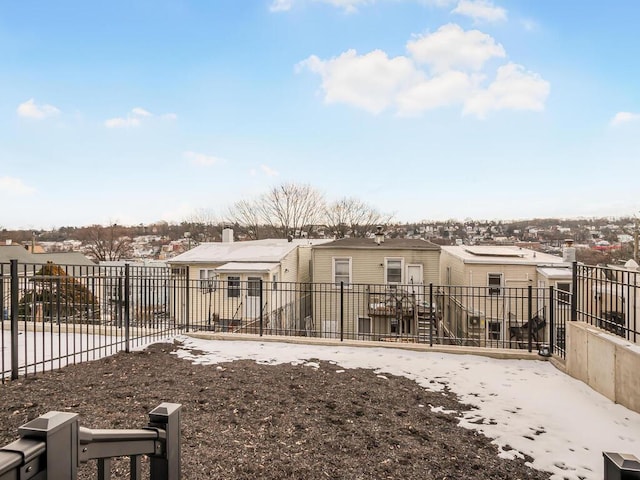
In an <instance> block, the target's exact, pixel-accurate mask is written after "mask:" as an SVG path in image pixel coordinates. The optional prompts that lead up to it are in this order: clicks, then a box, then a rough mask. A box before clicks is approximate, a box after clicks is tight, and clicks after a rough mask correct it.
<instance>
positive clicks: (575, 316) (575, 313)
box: [571, 262, 578, 322]
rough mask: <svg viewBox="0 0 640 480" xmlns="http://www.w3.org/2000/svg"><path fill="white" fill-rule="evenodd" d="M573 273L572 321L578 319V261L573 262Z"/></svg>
mask: <svg viewBox="0 0 640 480" xmlns="http://www.w3.org/2000/svg"><path fill="white" fill-rule="evenodd" d="M571 273H572V275H571V280H572V281H571V283H572V286H571V321H572V322H575V321H576V320H578V262H573V264H572V272H571Z"/></svg>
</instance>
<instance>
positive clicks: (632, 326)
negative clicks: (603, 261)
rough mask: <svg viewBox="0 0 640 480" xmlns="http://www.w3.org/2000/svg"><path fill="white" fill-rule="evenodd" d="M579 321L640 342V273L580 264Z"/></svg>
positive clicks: (577, 289) (577, 283) (577, 285)
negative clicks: (639, 320)
mask: <svg viewBox="0 0 640 480" xmlns="http://www.w3.org/2000/svg"><path fill="white" fill-rule="evenodd" d="M574 269H575V275H574V284H575V288H574V291H575V292H576V295H575V303H576V317H575V319H576V320H580V321H583V322H586V323H589V324H591V325H594V326H596V327H598V328H601V329H603V330H606V331H607V332H609V333H612V334H614V335H617V336H619V337H622V338H625V339H626V340H629V341H630V342H633V343H638V341H640V324H639V322H638V317H639V314H640V283H639V282H640V272H637V271H633V270H628V269H622V268H611V267H599V266H588V265H579V264H576V265H575V267H574Z"/></svg>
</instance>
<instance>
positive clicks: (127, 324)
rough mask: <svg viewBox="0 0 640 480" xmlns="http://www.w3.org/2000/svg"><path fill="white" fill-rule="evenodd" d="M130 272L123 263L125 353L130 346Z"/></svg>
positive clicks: (126, 264) (127, 266) (127, 265)
mask: <svg viewBox="0 0 640 480" xmlns="http://www.w3.org/2000/svg"><path fill="white" fill-rule="evenodd" d="M129 275H130V272H129V264H128V263H125V264H124V341H125V351H126V352H127V353H129V351H130V348H129V341H130V338H131V336H130V333H131V332H130V331H129V327H130V326H131V324H130V321H131V318H130V316H129V294H130V292H129V290H130V288H129V286H130V284H131V278H130V276H129Z"/></svg>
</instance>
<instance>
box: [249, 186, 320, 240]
mask: <svg viewBox="0 0 640 480" xmlns="http://www.w3.org/2000/svg"><path fill="white" fill-rule="evenodd" d="M324 204H325V201H324V196H323V195H322V194H321V193H320V192H319V191H318V190H316V189H315V188H313V187H311V186H310V185H299V184H295V183H283V184H282V185H279V186H277V187H273V188H272V189H271V190H270V191H269V192H267V193H266V194H264V195H263V196H262V197H261V198H260V201H259V204H258V207H259V208H260V213H261V215H262V217H263V219H264V220H265V221H266V222H265V223H266V224H267V225H269V226H271V227H272V228H273V229H274V231H275V232H276V235H278V236H280V237H282V238H285V237H287V236H289V235H291V236H292V237H297V238H300V237H302V236H304V234H305V233H308V232H309V230H310V229H311V228H312V227H313V226H314V225H317V224H319V223H320V222H322V219H323V210H324Z"/></svg>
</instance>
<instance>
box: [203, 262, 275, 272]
mask: <svg viewBox="0 0 640 480" xmlns="http://www.w3.org/2000/svg"><path fill="white" fill-rule="evenodd" d="M277 266H278V264H277V263H275V262H270V263H257V262H248V263H243V262H228V263H225V264H224V265H220V266H219V267H216V268H214V270H215V271H216V272H260V273H262V272H270V271H271V270H273V269H274V268H275V267H277Z"/></svg>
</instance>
